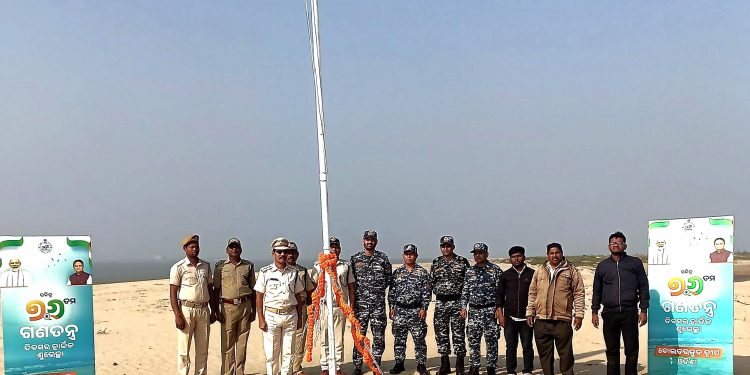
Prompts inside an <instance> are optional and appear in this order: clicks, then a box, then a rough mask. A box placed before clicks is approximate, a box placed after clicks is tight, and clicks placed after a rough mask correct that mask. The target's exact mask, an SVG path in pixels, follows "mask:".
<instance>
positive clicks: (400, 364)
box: [388, 362, 406, 374]
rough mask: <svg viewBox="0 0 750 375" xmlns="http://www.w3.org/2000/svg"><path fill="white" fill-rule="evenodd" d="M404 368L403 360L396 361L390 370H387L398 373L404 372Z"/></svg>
mask: <svg viewBox="0 0 750 375" xmlns="http://www.w3.org/2000/svg"><path fill="white" fill-rule="evenodd" d="M405 370H406V369H405V368H404V362H396V365H395V366H393V368H392V369H391V371H388V372H389V373H391V374H400V373H402V372H404V371H405Z"/></svg>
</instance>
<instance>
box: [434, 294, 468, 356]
mask: <svg viewBox="0 0 750 375" xmlns="http://www.w3.org/2000/svg"><path fill="white" fill-rule="evenodd" d="M460 312H461V301H445V302H441V301H437V302H435V315H434V316H433V323H434V326H435V341H437V349H438V353H440V355H450V354H451V342H450V339H449V336H451V334H452V336H453V352H454V353H456V356H458V357H463V356H465V355H466V322H465V321H464V319H463V318H461V314H460ZM449 328H450V329H449Z"/></svg>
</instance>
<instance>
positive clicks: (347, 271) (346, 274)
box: [310, 259, 354, 306]
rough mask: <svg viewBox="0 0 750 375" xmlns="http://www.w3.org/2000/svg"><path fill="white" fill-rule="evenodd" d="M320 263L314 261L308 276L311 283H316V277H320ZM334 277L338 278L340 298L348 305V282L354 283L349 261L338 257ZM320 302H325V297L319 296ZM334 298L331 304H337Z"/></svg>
mask: <svg viewBox="0 0 750 375" xmlns="http://www.w3.org/2000/svg"><path fill="white" fill-rule="evenodd" d="M320 272H321V271H320V263H319V262H315V265H314V266H313V269H312V270H310V278H311V279H312V280H313V283H315V284H317V280H318V277H320ZM336 278H337V279H338V284H339V289H341V298H342V299H343V300H344V302H345V303H346V304H347V305H348V304H349V284H354V272H352V268H351V266H350V265H349V262H347V261H345V260H341V259H339V261H338V262H336ZM320 302H321V303H322V304H325V298H321V299H320ZM338 305H339V304H338V302H336V298H335V297H334V298H333V306H338Z"/></svg>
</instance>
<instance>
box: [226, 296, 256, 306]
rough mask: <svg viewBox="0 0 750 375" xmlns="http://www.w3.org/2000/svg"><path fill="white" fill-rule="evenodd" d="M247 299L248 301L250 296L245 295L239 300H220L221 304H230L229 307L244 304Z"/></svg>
mask: <svg viewBox="0 0 750 375" xmlns="http://www.w3.org/2000/svg"><path fill="white" fill-rule="evenodd" d="M249 299H250V295H249V294H246V295H244V296H242V297H240V298H232V299H226V298H222V299H221V302H223V303H228V304H230V305H239V304H241V303H242V302H245V301H247V300H249Z"/></svg>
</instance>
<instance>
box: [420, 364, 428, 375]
mask: <svg viewBox="0 0 750 375" xmlns="http://www.w3.org/2000/svg"><path fill="white" fill-rule="evenodd" d="M417 372H418V373H419V375H430V372H429V371H427V367H426V366H425V365H417Z"/></svg>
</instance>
